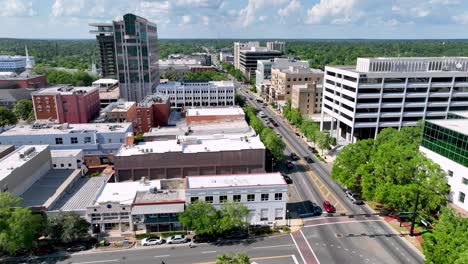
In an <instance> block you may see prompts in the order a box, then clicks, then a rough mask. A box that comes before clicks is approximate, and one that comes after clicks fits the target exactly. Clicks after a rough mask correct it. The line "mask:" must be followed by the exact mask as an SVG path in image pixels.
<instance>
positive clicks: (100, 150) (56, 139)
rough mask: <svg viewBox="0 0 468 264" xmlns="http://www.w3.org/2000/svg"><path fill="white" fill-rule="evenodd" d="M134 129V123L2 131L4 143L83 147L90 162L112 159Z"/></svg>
mask: <svg viewBox="0 0 468 264" xmlns="http://www.w3.org/2000/svg"><path fill="white" fill-rule="evenodd" d="M129 132H133V126H132V124H131V123H120V124H112V123H111V124H109V123H91V124H59V125H57V124H49V123H36V124H34V125H17V126H14V127H12V128H10V129H7V130H5V131H3V132H1V133H0V144H10V145H15V146H22V145H50V149H54V150H55V149H82V150H83V152H84V155H85V161H86V164H87V165H88V166H92V165H100V164H107V163H111V162H112V159H113V155H114V153H115V152H116V151H117V150H118V149H119V148H120V146H121V145H122V144H123V143H124V142H125V138H126V135H127V133H129Z"/></svg>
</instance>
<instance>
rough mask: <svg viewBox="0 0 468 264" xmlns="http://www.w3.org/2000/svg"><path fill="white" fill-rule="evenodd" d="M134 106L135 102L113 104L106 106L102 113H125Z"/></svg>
mask: <svg viewBox="0 0 468 264" xmlns="http://www.w3.org/2000/svg"><path fill="white" fill-rule="evenodd" d="M135 104H136V103H135V102H122V101H118V102H113V103H110V104H109V105H108V106H106V108H104V109H102V112H126V111H128V109H130V108H131V107H132V106H134V105H135Z"/></svg>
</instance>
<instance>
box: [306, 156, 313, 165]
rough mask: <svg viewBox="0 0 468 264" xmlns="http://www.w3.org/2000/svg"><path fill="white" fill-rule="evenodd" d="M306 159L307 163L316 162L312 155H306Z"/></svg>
mask: <svg viewBox="0 0 468 264" xmlns="http://www.w3.org/2000/svg"><path fill="white" fill-rule="evenodd" d="M305 161H306V162H307V163H314V160H313V159H312V158H311V157H309V156H307V157H305Z"/></svg>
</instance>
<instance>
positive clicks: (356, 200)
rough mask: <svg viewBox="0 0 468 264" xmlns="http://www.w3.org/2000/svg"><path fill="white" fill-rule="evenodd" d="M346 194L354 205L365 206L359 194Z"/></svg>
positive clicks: (347, 192)
mask: <svg viewBox="0 0 468 264" xmlns="http://www.w3.org/2000/svg"><path fill="white" fill-rule="evenodd" d="M345 193H346V196H348V198H349V199H350V200H351V202H353V204H363V202H362V200H361V197H360V196H359V194H354V193H352V192H351V191H350V190H347V191H346V192H345Z"/></svg>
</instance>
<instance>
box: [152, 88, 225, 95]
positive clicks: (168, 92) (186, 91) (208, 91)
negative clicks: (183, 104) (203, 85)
mask: <svg viewBox="0 0 468 264" xmlns="http://www.w3.org/2000/svg"><path fill="white" fill-rule="evenodd" d="M161 92H163V93H165V94H176V92H177V94H191V93H192V91H190V90H184V91H181V90H178V91H161ZM210 92H211V93H233V92H234V91H233V90H217V89H213V90H202V91H193V93H194V94H200V93H203V94H206V93H210Z"/></svg>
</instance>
